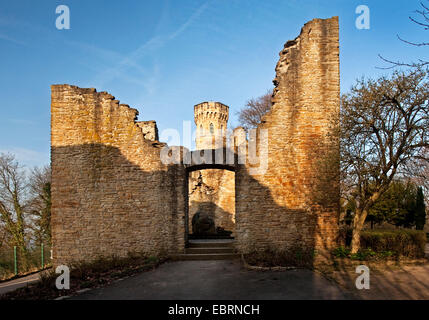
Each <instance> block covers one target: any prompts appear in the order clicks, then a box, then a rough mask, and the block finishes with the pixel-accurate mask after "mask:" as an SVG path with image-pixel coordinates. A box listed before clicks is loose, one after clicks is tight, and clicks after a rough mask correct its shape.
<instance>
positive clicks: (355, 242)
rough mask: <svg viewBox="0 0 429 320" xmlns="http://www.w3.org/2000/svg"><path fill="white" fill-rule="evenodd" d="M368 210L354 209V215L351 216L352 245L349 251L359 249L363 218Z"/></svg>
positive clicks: (355, 251)
mask: <svg viewBox="0 0 429 320" xmlns="http://www.w3.org/2000/svg"><path fill="white" fill-rule="evenodd" d="M367 214H368V212H367V210H365V209H364V210H361V209H356V213H355V216H354V218H353V235H352V246H351V253H357V252H358V251H359V249H360V233H361V231H362V229H363V225H364V223H365V219H366V216H367Z"/></svg>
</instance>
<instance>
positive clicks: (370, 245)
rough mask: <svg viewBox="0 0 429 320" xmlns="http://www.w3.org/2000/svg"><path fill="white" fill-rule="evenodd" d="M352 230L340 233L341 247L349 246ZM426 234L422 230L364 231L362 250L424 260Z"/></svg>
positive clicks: (348, 229) (347, 229) (346, 229)
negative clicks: (391, 253)
mask: <svg viewBox="0 0 429 320" xmlns="http://www.w3.org/2000/svg"><path fill="white" fill-rule="evenodd" d="M351 235H352V230H351V228H343V229H342V230H341V232H340V245H343V246H349V245H350V242H351ZM425 245H426V233H425V232H424V231H421V230H412V229H394V230H384V229H383V230H364V231H362V233H361V250H364V249H372V250H373V251H375V252H378V253H380V252H393V254H394V255H395V256H404V257H408V258H424V256H425Z"/></svg>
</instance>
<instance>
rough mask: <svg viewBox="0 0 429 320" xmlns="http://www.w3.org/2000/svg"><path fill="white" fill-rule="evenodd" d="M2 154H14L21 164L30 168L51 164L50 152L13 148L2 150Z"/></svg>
mask: <svg viewBox="0 0 429 320" xmlns="http://www.w3.org/2000/svg"><path fill="white" fill-rule="evenodd" d="M0 153H9V154H13V155H14V156H15V158H16V160H17V161H18V163H19V164H21V165H24V166H25V167H28V168H31V167H34V166H43V165H46V164H49V162H50V158H49V157H50V156H49V153H48V152H46V153H45V152H39V151H35V150H32V149H26V148H17V147H11V148H3V149H0Z"/></svg>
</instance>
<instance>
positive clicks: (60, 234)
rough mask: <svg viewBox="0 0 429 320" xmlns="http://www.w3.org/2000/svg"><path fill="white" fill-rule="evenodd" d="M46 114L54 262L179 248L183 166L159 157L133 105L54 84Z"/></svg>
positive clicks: (181, 236)
mask: <svg viewBox="0 0 429 320" xmlns="http://www.w3.org/2000/svg"><path fill="white" fill-rule="evenodd" d="M51 114H52V116H51V143H52V147H51V148H52V150H51V162H52V241H53V250H54V252H53V255H54V263H55V264H62V263H67V262H69V261H80V260H92V259H95V258H96V257H98V256H111V255H117V256H126V255H127V253H129V252H142V253H147V254H151V255H159V254H168V253H171V252H179V251H181V250H183V248H184V219H183V217H184V215H185V212H184V209H185V207H186V203H185V197H184V196H183V195H184V194H185V193H186V192H187V190H186V186H187V183H186V181H185V172H184V170H183V168H181V167H179V166H178V167H175V166H165V165H163V164H162V163H161V162H160V147H158V144H156V143H154V142H153V141H149V140H147V139H144V135H143V132H142V128H140V127H139V126H138V125H136V123H135V119H136V116H137V111H136V110H135V109H131V108H129V107H128V106H126V105H119V102H118V101H116V100H114V98H113V97H112V96H110V95H109V94H107V93H97V92H96V91H95V90H94V89H80V88H77V87H73V86H68V85H58V86H52V106H51ZM178 195H180V196H178Z"/></svg>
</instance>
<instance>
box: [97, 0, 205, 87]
mask: <svg viewBox="0 0 429 320" xmlns="http://www.w3.org/2000/svg"><path fill="white" fill-rule="evenodd" d="M208 5H209V1H207V2H205V3H204V4H202V5H201V6H200V7H199V8H198V9H197V10H195V12H194V13H193V14H192V15H191V16H190V17H189V18H188V19H187V20H186V21H185V23H183V24H182V25H181V26H179V28H177V29H176V30H175V31H174V32H173V33H171V34H169V35H167V36H162V35H159V34H155V35H154V36H153V37H152V38H151V39H149V40H148V41H147V42H145V43H143V44H142V45H141V46H139V47H138V48H137V49H136V50H134V51H132V52H131V53H129V54H128V55H126V56H124V57H123V58H122V59H121V60H120V61H119V62H118V63H117V64H116V65H114V66H113V67H111V68H109V69H107V70H105V71H103V72H101V73H100V74H98V75H97V76H96V84H97V86H98V87H103V86H104V84H105V83H107V82H110V81H112V80H114V79H115V78H127V76H124V74H125V73H126V71H127V70H128V69H129V67H132V68H135V67H136V66H139V64H138V61H139V60H140V59H141V58H143V57H144V56H145V55H149V54H151V53H154V52H155V51H156V50H158V49H160V48H162V47H163V46H165V45H166V44H167V43H168V42H169V41H171V40H173V39H175V38H176V37H178V36H179V35H180V34H182V33H183V32H185V31H186V30H187V29H188V28H189V27H190V26H191V25H192V23H193V22H194V21H195V20H196V19H197V18H198V17H199V16H200V15H201V14H202V13H203V12H204V11H205V10H206V8H207V6H208ZM163 16H164V14H163ZM161 20H165V19H161ZM157 30H159V26H158V27H157ZM141 71H144V70H141ZM158 73H159V65H155V66H154V68H153V73H152V78H146V79H145V82H147V81H149V82H151V83H152V84H151V85H150V87H151V88H152V90H153V89H154V80H155V77H157V76H158ZM128 79H131V78H130V77H128ZM131 80H132V79H131ZM134 80H135V79H134Z"/></svg>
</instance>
